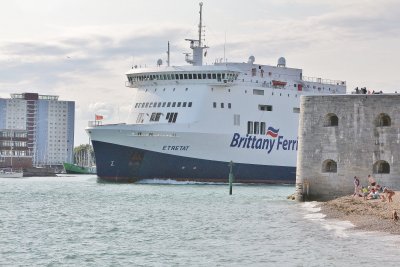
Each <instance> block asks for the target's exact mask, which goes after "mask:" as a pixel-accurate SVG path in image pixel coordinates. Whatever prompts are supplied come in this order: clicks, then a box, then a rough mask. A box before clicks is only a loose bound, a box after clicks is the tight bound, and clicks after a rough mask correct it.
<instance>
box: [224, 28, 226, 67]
mask: <svg viewBox="0 0 400 267" xmlns="http://www.w3.org/2000/svg"><path fill="white" fill-rule="evenodd" d="M225 50H226V32H225V42H224V61H225V62H226V56H225Z"/></svg>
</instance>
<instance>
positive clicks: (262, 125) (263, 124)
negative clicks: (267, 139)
mask: <svg viewBox="0 0 400 267" xmlns="http://www.w3.org/2000/svg"><path fill="white" fill-rule="evenodd" d="M265 133H266V131H265V122H261V124H260V134H265Z"/></svg>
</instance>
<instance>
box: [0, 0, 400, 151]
mask: <svg viewBox="0 0 400 267" xmlns="http://www.w3.org/2000/svg"><path fill="white" fill-rule="evenodd" d="M199 2H200V1H197V0H196V1H194V0H168V1H165V0H112V1H111V0H35V1H33V0H12V1H10V0H0V97H5V98H8V97H10V94H11V93H24V92H37V93H39V94H43V95H58V96H60V100H69V101H75V105H76V110H75V146H78V145H79V144H84V143H87V142H88V141H89V138H88V136H87V135H86V133H85V131H84V129H85V127H86V126H87V123H88V121H89V120H93V119H94V115H95V114H99V115H103V116H104V122H103V123H116V122H124V121H126V120H127V119H128V118H129V111H130V110H131V107H132V103H133V102H134V99H133V92H132V90H133V89H131V88H128V87H125V81H126V80H127V79H126V76H125V73H126V72H127V71H128V70H129V69H130V68H131V67H132V66H133V65H138V66H148V67H150V66H155V65H156V62H157V60H158V59H162V60H163V62H166V58H167V54H166V51H167V43H168V41H169V42H170V44H171V48H170V49H171V60H170V61H171V65H182V64H186V63H185V61H184V54H183V53H185V52H190V49H189V47H188V44H187V42H185V41H184V39H185V38H197V36H198V34H197V25H198V21H199V13H198V12H199ZM203 25H204V26H205V43H206V44H207V45H208V46H209V47H210V49H208V53H207V57H206V58H205V63H206V64H212V63H213V62H215V61H216V60H218V59H221V58H223V57H224V53H225V58H226V59H227V60H228V61H233V62H247V59H248V58H249V56H251V55H253V56H254V57H255V59H256V61H255V63H258V64H268V65H276V64H277V60H278V58H279V57H281V56H283V57H285V58H286V64H287V66H288V67H294V68H301V69H303V75H304V76H309V77H321V78H324V79H332V80H344V81H346V82H347V90H348V92H350V91H351V90H353V89H354V88H355V87H356V86H358V87H364V86H365V87H367V88H368V89H370V90H371V91H372V90H375V91H381V90H382V91H383V92H384V93H391V92H395V91H399V92H400V86H399V83H400V75H399V74H398V71H399V67H398V63H399V62H400V49H399V48H400V1H398V0H379V1H377V0H336V1H331V0H330V1H327V0H252V1H238V0H203ZM224 51H225V52H224Z"/></svg>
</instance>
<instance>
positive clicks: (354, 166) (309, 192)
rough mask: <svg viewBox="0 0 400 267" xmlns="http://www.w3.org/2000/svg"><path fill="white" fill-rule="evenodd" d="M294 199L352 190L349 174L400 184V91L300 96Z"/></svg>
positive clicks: (397, 186) (324, 197) (364, 180)
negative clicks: (392, 92)
mask: <svg viewBox="0 0 400 267" xmlns="http://www.w3.org/2000/svg"><path fill="white" fill-rule="evenodd" d="M300 111H301V112H300V123H299V131H298V136H299V148H298V156H297V171H296V199H297V200H299V201H302V200H329V199H333V198H336V197H340V196H344V195H348V194H352V193H353V192H354V184H353V177H354V176H357V177H358V178H359V179H360V182H361V185H362V186H367V185H368V180H367V176H368V175H369V174H371V175H372V176H373V177H374V178H375V180H376V181H377V183H378V184H380V185H382V186H387V187H389V188H392V189H395V190H399V189H400V95H399V94H373V95H359V94H354V95H324V96H320V95H319V96H302V97H301V101H300Z"/></svg>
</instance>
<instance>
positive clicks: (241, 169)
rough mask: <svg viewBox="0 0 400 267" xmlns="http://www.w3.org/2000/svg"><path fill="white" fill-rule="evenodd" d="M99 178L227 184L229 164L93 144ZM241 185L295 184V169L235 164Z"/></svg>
mask: <svg viewBox="0 0 400 267" xmlns="http://www.w3.org/2000/svg"><path fill="white" fill-rule="evenodd" d="M92 144H93V148H94V152H95V156H96V165H97V176H98V177H99V178H101V179H103V180H106V181H109V182H121V183H132V182H136V181H138V180H141V179H173V180H178V181H182V180H183V181H198V182H223V183H225V182H228V175H229V166H228V164H229V162H223V161H213V160H204V159H196V158H189V157H182V156H174V155H169V154H164V153H158V152H153V151H148V150H143V149H137V148H133V147H127V146H120V145H115V144H110V143H104V142H99V141H92ZM233 174H234V177H235V182H238V183H291V184H293V183H295V179H296V168H295V167H289V166H287V167H285V166H265V165H255V164H242V163H235V164H234V167H233Z"/></svg>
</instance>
